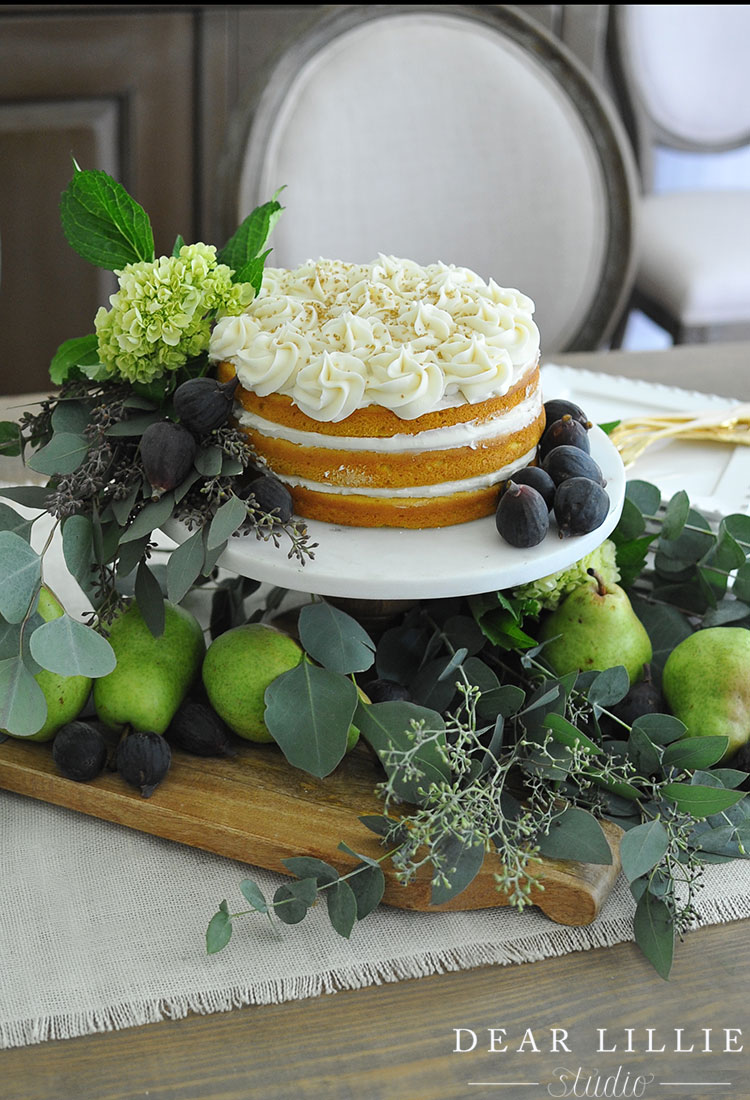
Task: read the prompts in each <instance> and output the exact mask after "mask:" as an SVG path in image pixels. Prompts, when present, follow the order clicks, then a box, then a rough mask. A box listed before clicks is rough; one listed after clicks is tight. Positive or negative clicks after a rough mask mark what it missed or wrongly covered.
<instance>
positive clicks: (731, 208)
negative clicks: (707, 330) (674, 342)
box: [636, 190, 750, 326]
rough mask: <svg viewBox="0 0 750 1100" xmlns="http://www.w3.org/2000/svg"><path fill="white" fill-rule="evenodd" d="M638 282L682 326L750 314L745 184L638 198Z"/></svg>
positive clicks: (749, 197) (749, 212) (749, 201)
mask: <svg viewBox="0 0 750 1100" xmlns="http://www.w3.org/2000/svg"><path fill="white" fill-rule="evenodd" d="M636 282H637V286H638V289H639V290H640V291H642V292H643V293H644V294H645V295H647V296H648V297H649V298H651V299H652V300H653V301H655V302H656V303H658V304H659V305H660V306H661V307H662V308H663V309H666V310H668V312H669V313H671V314H672V315H673V316H675V317H679V318H680V320H681V322H682V323H683V324H684V325H687V326H702V325H717V324H731V323H735V322H743V321H747V320H748V318H749V317H750V191H729V190H723V191H681V192H674V193H672V194H664V195H651V196H647V197H646V198H645V199H644V200H643V206H642V211H641V239H640V253H639V258H638V273H637V277H636Z"/></svg>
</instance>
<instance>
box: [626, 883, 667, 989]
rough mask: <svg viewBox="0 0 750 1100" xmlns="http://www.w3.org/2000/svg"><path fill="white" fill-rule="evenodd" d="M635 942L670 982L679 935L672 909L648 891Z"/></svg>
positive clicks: (636, 925)
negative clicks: (675, 929)
mask: <svg viewBox="0 0 750 1100" xmlns="http://www.w3.org/2000/svg"><path fill="white" fill-rule="evenodd" d="M633 931H634V934H635V942H636V943H637V944H638V946H639V947H640V949H641V951H642V952H643V954H644V955H645V956H646V958H647V959H648V961H649V962H650V963H651V965H652V966H653V967H654V968H655V970H656V971H657V973H658V974H660V975H661V977H662V978H664V979H667V978H668V977H669V973H670V971H671V969H672V961H673V959H674V941H675V931H674V923H673V921H672V915H671V913H670V911H669V908H668V907H667V905H666V904H665V902H663V901H662V900H661V898H657V897H654V895H653V894H652V893H650V892H649V891H648V890H646V891H645V892H644V893H643V894H642V895H641V897H640V899H639V900H638V904H637V905H636V909H635V916H634V918H633Z"/></svg>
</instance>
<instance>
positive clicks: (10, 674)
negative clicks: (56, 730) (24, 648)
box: [0, 656, 47, 737]
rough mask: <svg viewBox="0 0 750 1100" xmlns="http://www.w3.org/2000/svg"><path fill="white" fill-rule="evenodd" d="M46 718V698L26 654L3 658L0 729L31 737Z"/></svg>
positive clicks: (0, 685)
mask: <svg viewBox="0 0 750 1100" xmlns="http://www.w3.org/2000/svg"><path fill="white" fill-rule="evenodd" d="M46 721H47V700H46V699H45V697H44V692H43V691H42V689H41V688H40V687H39V684H38V683H37V682H36V680H35V679H34V677H33V676H32V674H31V673H30V672H29V670H28V669H27V668H26V666H25V664H24V662H23V658H21V657H18V656H16V657H8V658H6V660H4V661H0V729H3V730H8V732H9V733H13V734H16V735H17V736H18V737H29V736H30V735H31V734H32V733H38V732H39V730H40V729H41V728H42V726H43V725H44V723H45V722H46Z"/></svg>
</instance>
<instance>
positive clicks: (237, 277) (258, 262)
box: [232, 248, 271, 294]
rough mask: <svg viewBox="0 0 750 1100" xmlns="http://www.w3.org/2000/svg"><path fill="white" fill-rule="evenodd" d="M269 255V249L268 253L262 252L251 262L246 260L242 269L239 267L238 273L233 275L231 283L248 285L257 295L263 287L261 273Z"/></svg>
mask: <svg viewBox="0 0 750 1100" xmlns="http://www.w3.org/2000/svg"><path fill="white" fill-rule="evenodd" d="M270 253H271V249H270V248H269V249H268V251H267V252H264V253H263V254H262V255H260V256H256V257H255V258H254V259H252V260H248V262H247V263H246V264H245V265H244V267H241V268H240V270H239V271H236V272H235V273H234V276H233V277H232V282H233V283H250V285H251V286H252V288H253V290H254V291H255V293H256V294H258V293H259V291H260V288H261V287H262V285H263V272H264V270H265V267H266V260H267V259H268V257H269V255H270Z"/></svg>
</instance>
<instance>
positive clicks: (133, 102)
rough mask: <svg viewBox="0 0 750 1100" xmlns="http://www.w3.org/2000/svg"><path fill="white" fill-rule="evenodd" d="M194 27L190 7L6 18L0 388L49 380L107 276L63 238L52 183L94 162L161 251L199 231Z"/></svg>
mask: <svg viewBox="0 0 750 1100" xmlns="http://www.w3.org/2000/svg"><path fill="white" fill-rule="evenodd" d="M194 26H195V16H194V15H193V14H192V13H190V12H186V11H181V12H173V13H164V12H157V13H156V14H150V13H147V12H134V13H133V14H131V15H122V14H115V15H108V14H106V13H104V14H99V13H86V14H85V15H84V14H71V15H67V16H60V15H58V14H55V15H39V16H37V17H35V18H34V17H20V16H16V17H10V18H3V19H2V23H1V24H0V102H1V104H2V105H1V106H0V247H1V248H2V272H1V273H0V326H1V327H0V332H2V351H3V374H2V380H1V381H0V386H1V387H2V390H3V391H4V392H5V393H19V392H26V391H29V390H34V389H40V390H42V389H46V388H47V387H48V385H49V380H48V369H49V362H50V359H51V357H52V355H53V354H54V352H55V350H56V349H57V347H58V346H59V344H60V343H61V342H62V341H63V340H65V339H67V338H68V337H70V336H82V335H85V334H86V333H87V332H91V331H93V318H94V314H95V313H96V310H97V308H98V307H99V306H100V305H106V303H107V297H108V296H109V294H110V293H111V292H112V288H113V286H114V281H113V277H112V275H111V274H110V273H107V272H101V271H98V270H96V269H94V268H92V267H91V265H89V264H87V263H86V262H85V261H84V260H82V259H81V258H80V257H78V256H77V255H76V253H75V252H73V250H72V249H71V248H70V246H69V245H68V244H67V242H66V241H65V239H64V237H63V235H62V231H61V229H60V226H59V214H58V208H57V207H58V202H59V196H60V192H61V191H62V190H63V189H64V188H65V186H66V185H67V184H68V182H69V181H70V178H71V176H72V174H73V168H72V163H71V157H75V159H76V160H77V162H78V163H79V164H80V166H81V167H82V168H102V169H104V170H105V171H108V172H110V173H111V174H112V175H114V176H115V177H116V178H117V179H119V180H121V181H122V183H123V184H124V185H125V186H126V187H127V188H128V190H129V191H130V192H131V194H132V195H133V196H134V197H135V198H136V199H137V200H138V201H139V202H140V203H141V204H142V205H143V206H144V207H145V209H146V210H147V211H148V213H149V215H150V217H151V221H152V223H153V227H154V237H155V241H156V249H157V251H158V252H170V251H171V249H172V245H173V243H174V239H175V237H176V236H177V234H178V233H182V235H183V236H184V237H185V238H186V239H191V238H193V237H194V235H195V202H194V195H195V192H196V189H197V188H196V184H195V182H194V159H195V158H194V148H195V129H194V90H193V81H194V72H193V56H194V54H193V50H194V41H195V36H194Z"/></svg>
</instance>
